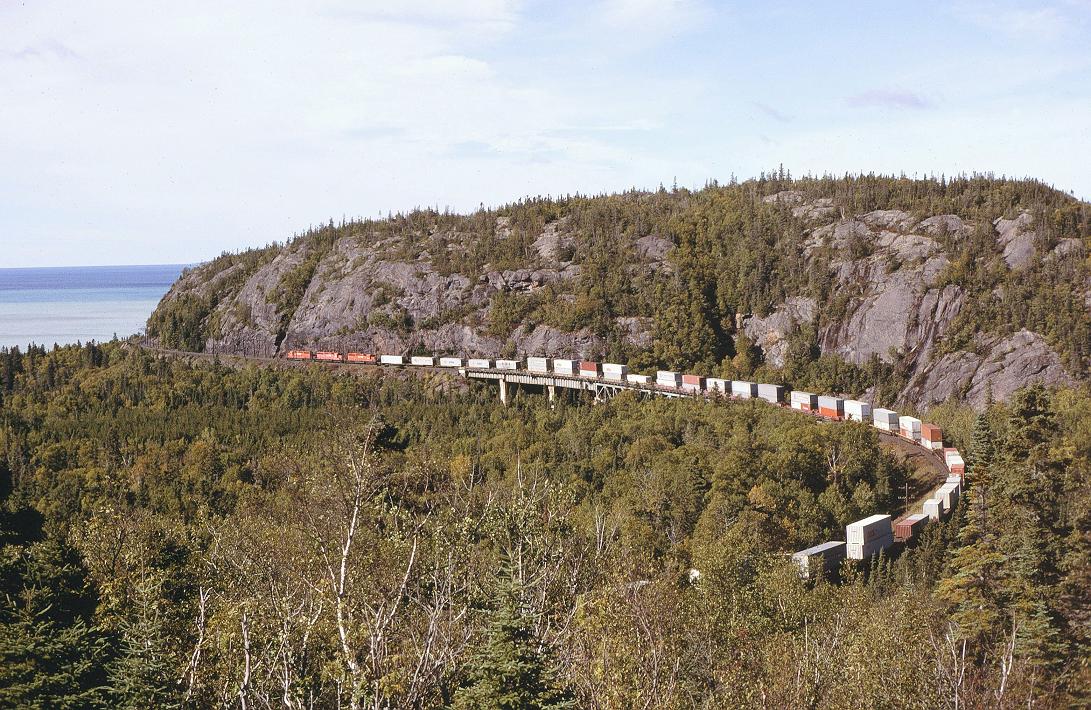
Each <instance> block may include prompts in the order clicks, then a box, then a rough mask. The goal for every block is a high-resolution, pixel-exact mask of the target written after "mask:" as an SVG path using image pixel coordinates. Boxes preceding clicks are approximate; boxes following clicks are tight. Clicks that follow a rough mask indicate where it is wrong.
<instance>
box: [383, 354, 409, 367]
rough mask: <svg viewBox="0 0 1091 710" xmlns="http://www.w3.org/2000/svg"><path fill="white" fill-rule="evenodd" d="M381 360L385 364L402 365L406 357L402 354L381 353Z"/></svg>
mask: <svg viewBox="0 0 1091 710" xmlns="http://www.w3.org/2000/svg"><path fill="white" fill-rule="evenodd" d="M379 362H380V363H382V364H383V365H402V364H405V358H403V357H402V356H401V355H380V356H379Z"/></svg>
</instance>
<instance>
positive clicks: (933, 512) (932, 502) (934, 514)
mask: <svg viewBox="0 0 1091 710" xmlns="http://www.w3.org/2000/svg"><path fill="white" fill-rule="evenodd" d="M924 514H925V515H927V516H928V517H929V518H930V519H932V520H939V519H940V518H942V517H943V501H941V500H940V499H939V498H929V499H928V500H926V501H924Z"/></svg>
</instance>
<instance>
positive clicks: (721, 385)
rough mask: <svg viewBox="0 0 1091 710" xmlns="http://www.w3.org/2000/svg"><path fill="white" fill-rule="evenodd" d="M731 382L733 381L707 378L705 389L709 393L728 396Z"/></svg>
mask: <svg viewBox="0 0 1091 710" xmlns="http://www.w3.org/2000/svg"><path fill="white" fill-rule="evenodd" d="M730 382H731V380H723V379H720V378H719V377H706V378H705V389H706V390H708V391H709V392H718V393H720V394H727V393H728V392H729V391H730V389H731V385H730Z"/></svg>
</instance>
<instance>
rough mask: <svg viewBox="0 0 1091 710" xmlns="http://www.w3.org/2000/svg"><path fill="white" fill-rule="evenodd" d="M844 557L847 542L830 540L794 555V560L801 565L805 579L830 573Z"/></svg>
mask: <svg viewBox="0 0 1091 710" xmlns="http://www.w3.org/2000/svg"><path fill="white" fill-rule="evenodd" d="M843 559H845V543H844V542H842V541H840V540H830V541H829V542H824V543H822V544H821V545H815V546H814V547H808V548H807V549H806V550H800V551H799V552H797V553H795V554H794V555H792V561H794V562H795V563H796V564H797V565H799V574H800V576H801V577H803V578H804V579H809V578H810V577H818V576H823V575H827V574H830V573H831V572H833V571H834V570H836V569H837V566H838V565H839V564H840V563H841V560H843Z"/></svg>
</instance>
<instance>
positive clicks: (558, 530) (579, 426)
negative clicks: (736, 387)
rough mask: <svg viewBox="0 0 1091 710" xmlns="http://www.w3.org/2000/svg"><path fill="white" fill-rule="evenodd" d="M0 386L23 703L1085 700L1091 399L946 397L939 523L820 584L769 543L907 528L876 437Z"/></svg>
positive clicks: (187, 384) (157, 388)
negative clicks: (893, 521) (866, 526)
mask: <svg viewBox="0 0 1091 710" xmlns="http://www.w3.org/2000/svg"><path fill="white" fill-rule="evenodd" d="M0 394H2V397H3V402H2V409H0V451H2V452H3V455H2V457H0V483H2V485H3V495H4V502H3V508H4V511H5V512H4V515H3V517H2V518H0V524H2V536H0V546H2V549H0V560H2V564H3V565H4V574H3V579H4V585H5V589H4V591H5V594H6V596H5V597H4V599H5V600H6V602H5V605H4V606H3V607H2V608H0V654H3V659H2V660H0V674H2V675H3V681H2V682H0V687H3V688H5V690H4V691H3V692H4V693H6V695H2V696H0V697H2V698H3V702H4V703H6V704H9V705H15V706H30V705H34V704H37V705H38V706H43V707H44V706H57V705H61V704H63V703H64V702H67V703H68V704H69V705H71V706H93V705H95V704H98V705H102V706H111V707H112V706H119V705H122V706H147V705H148V704H154V705H157V706H173V705H188V706H194V705H196V706H209V705H224V706H240V707H241V706H243V705H244V704H245V705H246V706H248V707H249V706H254V705H262V704H269V703H272V704H281V703H286V704H289V705H291V706H300V707H312V706H313V707H335V706H342V707H344V706H350V707H364V706H367V707H406V706H425V707H438V706H450V705H454V706H457V707H481V706H488V705H497V704H503V703H508V704H509V705H512V706H519V705H527V704H531V705H533V704H538V705H539V706H543V707H548V706H553V707H563V706H566V705H567V704H568V702H569V700H574V701H575V704H576V705H577V706H581V707H582V706H596V707H631V706H634V705H637V704H640V705H644V704H647V705H649V706H653V707H692V706H702V705H705V706H734V707H738V706H753V705H760V704H761V703H763V702H764V703H765V704H768V705H773V706H778V707H780V706H791V707H796V706H811V707H844V708H849V707H873V706H890V707H894V706H903V705H908V706H915V707H917V706H923V707H934V706H940V705H944V704H951V703H953V702H954V699H955V698H956V697H957V698H958V703H959V705H960V706H965V707H995V706H1013V707H1014V706H1026V705H1027V704H1028V702H1033V703H1036V704H1038V705H1040V706H1064V705H1071V704H1074V703H1078V702H1082V701H1084V700H1086V698H1087V697H1088V693H1089V692H1091V685H1089V669H1088V666H1087V663H1086V659H1087V658H1088V652H1089V650H1091V638H1089V635H1088V632H1087V625H1086V621H1087V620H1086V600H1087V598H1088V594H1089V593H1091V583H1089V581H1088V580H1089V579H1091V577H1089V574H1088V572H1089V570H1091V556H1089V555H1091V536H1089V528H1088V520H1087V511H1088V510H1091V489H1089V481H1091V448H1089V447H1088V442H1091V436H1089V435H1088V433H1089V432H1091V397H1089V396H1088V394H1087V393H1086V392H1082V391H1075V390H1062V391H1057V392H1050V391H1047V390H1045V389H1042V388H1031V389H1028V390H1026V391H1024V392H1022V393H1020V394H1019V395H1018V396H1017V397H1016V398H1014V399H1013V401H1012V402H1011V403H1010V404H1006V405H1000V404H995V405H993V406H991V407H990V408H989V409H988V410H987V411H986V413H985V414H984V415H982V416H980V417H975V416H974V415H973V413H972V412H969V411H968V410H967V409H965V408H963V407H959V406H957V405H954V404H949V405H946V406H945V407H944V408H943V411H940V412H937V415H938V416H937V417H935V418H936V419H937V420H940V421H942V422H943V423H944V425H945V426H947V428H948V429H949V431H950V433H951V434H952V435H953V438H954V439H955V442H956V443H957V444H958V445H959V446H960V448H962V449H963V450H965V451H967V452H968V454H969V463H970V465H971V472H970V487H969V491H968V492H967V494H966V495H965V496H964V499H963V502H962V504H961V507H960V510H959V512H958V515H957V516H955V517H954V518H953V520H952V521H951V522H949V523H944V524H936V525H933V526H932V527H931V528H930V529H929V530H928V532H927V533H926V535H925V537H924V539H923V540H922V541H921V544H920V545H919V546H917V547H915V548H913V549H911V550H910V551H908V552H906V553H904V554H902V555H901V556H900V557H898V558H897V559H887V558H882V559H880V560H878V561H877V562H876V564H875V565H872V566H870V567H866V568H862V569H859V570H855V569H850V568H846V569H845V570H844V579H843V580H842V581H841V583H840V584H830V583H819V584H817V585H814V586H813V587H812V586H809V585H807V584H804V583H802V582H801V581H800V580H799V578H798V575H797V574H796V573H795V570H794V568H793V567H792V566H791V565H789V564H788V561H787V560H786V559H785V557H784V555H783V553H784V552H788V551H793V550H795V549H799V548H801V547H803V546H806V545H810V544H813V543H815V542H819V541H822V540H826V539H831V538H832V539H836V538H837V537H839V536H840V534H841V533H842V532H843V526H844V524H845V523H846V522H849V521H851V520H854V519H856V518H859V517H862V516H863V515H865V514H869V513H872V512H874V511H876V510H881V511H889V512H892V513H896V512H898V511H899V510H901V508H902V492H903V491H902V485H903V482H904V481H905V480H906V477H907V474H908V472H907V470H906V469H905V467H904V464H902V463H900V462H899V460H897V459H896V458H894V457H892V455H891V454H890V453H888V452H887V451H886V450H885V449H883V448H881V447H880V446H879V445H878V443H877V440H876V437H875V433H874V430H872V429H870V428H868V427H864V426H860V425H853V424H847V425H844V426H841V425H829V424H822V423H820V422H818V421H817V420H814V419H811V418H809V417H805V416H802V415H799V414H797V413H793V412H790V411H782V410H778V409H775V408H770V407H766V406H760V405H754V404H747V403H732V404H727V405H716V404H713V403H706V402H697V401H687V400H653V401H647V402H641V401H638V400H636V399H635V398H632V397H629V396H620V397H618V398H616V399H614V400H612V401H611V402H609V403H607V404H603V405H596V406H590V405H589V404H587V403H580V402H578V401H571V402H561V403H559V404H558V406H557V408H556V409H550V408H549V407H548V406H547V404H546V402H545V399H544V397H539V396H533V395H529V394H524V396H521V397H519V398H517V399H516V400H515V402H514V403H513V404H512V405H511V406H509V407H502V406H499V404H498V403H497V402H496V401H495V399H494V393H493V392H491V391H487V390H485V389H484V388H475V387H470V388H469V389H464V388H463V386H462V384H461V383H460V382H458V381H452V380H449V379H446V378H444V377H425V378H423V379H418V378H415V377H410V378H406V379H403V378H400V377H398V376H396V375H391V374H389V373H386V374H382V373H378V374H374V375H369V376H357V375H349V374H344V373H341V374H337V373H334V372H331V371H328V370H324V369H321V368H319V367H311V368H284V369H276V368H266V369H259V368H254V367H243V368H229V367H224V366H220V365H217V364H205V365H201V364H187V363H185V362H184V361H181V360H170V359H162V358H155V357H151V356H149V355H147V354H146V353H144V352H141V351H140V350H138V349H132V348H129V347H126V346H123V345H107V346H87V347H84V348H77V347H69V348H62V349H59V350H56V351H54V352H50V353H46V352H44V351H41V350H38V349H35V350H32V351H30V352H28V353H3V354H0ZM691 569H696V570H699V571H700V575H699V576H694V575H693V574H692V573H691V572H690V570H691ZM46 609H48V612H46V611H43V610H46ZM34 649H40V651H35V650H34ZM491 650H495V651H496V653H492V652H491ZM487 651H488V652H487ZM28 678H29V679H30V680H28ZM31 681H33V682H31Z"/></svg>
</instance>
